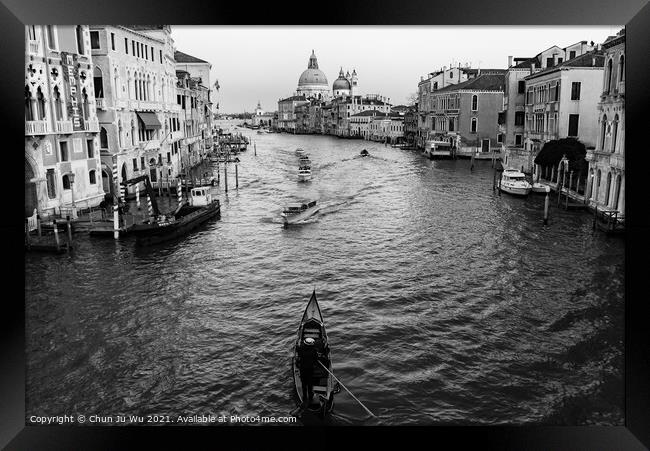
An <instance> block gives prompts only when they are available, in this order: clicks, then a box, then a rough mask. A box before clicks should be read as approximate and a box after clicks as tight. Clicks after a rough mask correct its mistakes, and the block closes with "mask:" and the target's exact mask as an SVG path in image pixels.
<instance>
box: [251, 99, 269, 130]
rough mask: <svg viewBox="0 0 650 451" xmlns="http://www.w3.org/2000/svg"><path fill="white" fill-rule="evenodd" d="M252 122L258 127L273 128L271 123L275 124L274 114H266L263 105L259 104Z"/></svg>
mask: <svg viewBox="0 0 650 451" xmlns="http://www.w3.org/2000/svg"><path fill="white" fill-rule="evenodd" d="M251 120H252V121H253V126H254V127H258V126H262V127H268V126H271V123H272V122H273V113H266V112H264V110H263V109H262V105H261V104H260V102H259V101H258V102H257V107H255V111H254V112H253V116H252V117H251Z"/></svg>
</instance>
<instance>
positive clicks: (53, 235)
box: [25, 220, 72, 254]
mask: <svg viewBox="0 0 650 451" xmlns="http://www.w3.org/2000/svg"><path fill="white" fill-rule="evenodd" d="M61 229H63V230H61ZM70 250H72V224H71V222H70V220H67V221H58V222H57V221H56V220H54V221H52V222H51V223H50V222H45V223H41V222H40V220H38V224H37V226H36V228H32V225H31V223H30V221H29V220H26V222H25V251H26V252H54V253H56V254H62V253H64V252H68V251H70Z"/></svg>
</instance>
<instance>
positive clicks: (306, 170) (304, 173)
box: [298, 165, 311, 182]
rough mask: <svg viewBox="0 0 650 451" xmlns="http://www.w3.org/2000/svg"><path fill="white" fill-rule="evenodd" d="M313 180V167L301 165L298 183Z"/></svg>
mask: <svg viewBox="0 0 650 451" xmlns="http://www.w3.org/2000/svg"><path fill="white" fill-rule="evenodd" d="M310 179H311V166H308V165H301V166H300V167H299V168H298V181H300V182H306V181H307V180H310Z"/></svg>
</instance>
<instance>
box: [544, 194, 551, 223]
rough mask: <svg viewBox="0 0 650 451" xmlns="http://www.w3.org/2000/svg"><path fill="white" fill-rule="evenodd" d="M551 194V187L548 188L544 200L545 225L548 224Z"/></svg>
mask: <svg viewBox="0 0 650 451" xmlns="http://www.w3.org/2000/svg"><path fill="white" fill-rule="evenodd" d="M550 193H551V187H549V186H547V187H546V198H545V199H544V225H547V224H548V206H549V203H550V201H549V195H550Z"/></svg>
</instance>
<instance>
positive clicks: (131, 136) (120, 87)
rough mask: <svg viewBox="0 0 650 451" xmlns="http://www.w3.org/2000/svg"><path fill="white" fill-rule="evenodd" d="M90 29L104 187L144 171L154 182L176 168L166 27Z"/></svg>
mask: <svg viewBox="0 0 650 451" xmlns="http://www.w3.org/2000/svg"><path fill="white" fill-rule="evenodd" d="M90 34H91V41H92V53H93V64H94V69H93V70H94V78H95V86H96V91H97V93H98V94H100V96H99V97H98V110H99V112H98V117H99V123H100V149H101V158H102V182H103V186H104V190H105V191H107V192H113V193H114V194H115V195H118V193H117V192H116V191H115V188H116V185H117V183H121V182H123V181H125V180H128V179H131V178H133V177H137V176H139V175H143V174H147V175H149V176H150V179H151V181H152V182H154V183H155V182H157V180H158V179H159V178H160V177H161V176H163V175H164V174H165V173H167V174H169V170H170V168H171V167H173V168H174V169H172V173H174V174H175V173H177V172H178V164H180V155H179V152H180V144H179V141H180V140H181V138H182V135H183V131H182V129H181V128H182V125H181V119H182V118H181V115H182V111H181V107H180V105H179V104H178V103H177V97H176V94H177V93H176V63H175V61H174V43H173V40H172V38H171V28H170V27H169V26H166V25H163V26H129V27H126V26H112V25H110V26H91V27H90ZM167 154H169V155H170V157H171V156H173V157H175V158H174V159H173V160H174V161H176V164H173V163H167V162H168V161H170V158H167ZM114 164H115V165H117V178H118V180H117V181H116V180H114V178H113V171H112V168H113V165H114ZM141 188H142V184H138V185H135V186H130V187H129V188H127V190H126V194H129V193H134V192H135V190H140V189H141Z"/></svg>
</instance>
